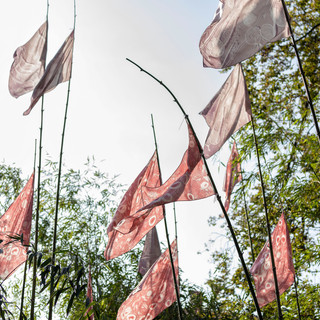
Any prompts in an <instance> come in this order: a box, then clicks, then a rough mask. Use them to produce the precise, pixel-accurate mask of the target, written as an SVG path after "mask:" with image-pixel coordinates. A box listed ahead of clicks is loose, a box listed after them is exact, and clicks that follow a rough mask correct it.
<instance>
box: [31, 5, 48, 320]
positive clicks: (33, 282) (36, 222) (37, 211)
mask: <svg viewBox="0 0 320 320" xmlns="http://www.w3.org/2000/svg"><path fill="white" fill-rule="evenodd" d="M46 22H47V32H46V46H48V30H49V0H47V15H46ZM46 51H47V50H46ZM46 60H47V56H46V57H45V65H46ZM43 112H44V95H43V96H42V98H41V114H40V137H39V165H38V181H37V206H36V221H35V231H34V233H35V240H34V257H33V273H32V291H31V307H30V320H34V305H35V300H36V285H37V253H38V236H39V211H40V193H41V192H40V191H41V185H40V181H41V180H40V176H41V161H42V133H43Z"/></svg>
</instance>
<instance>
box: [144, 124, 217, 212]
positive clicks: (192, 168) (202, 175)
mask: <svg viewBox="0 0 320 320" xmlns="http://www.w3.org/2000/svg"><path fill="white" fill-rule="evenodd" d="M188 132H189V146H188V149H187V151H186V152H185V153H184V156H183V158H182V161H181V163H180V165H179V167H178V168H177V169H176V171H175V172H174V173H173V174H172V176H171V177H170V178H169V179H168V180H167V181H166V182H165V183H164V184H163V185H161V186H160V187H156V188H152V187H150V186H145V187H143V189H144V190H145V192H146V193H147V194H148V195H149V198H150V199H155V200H154V201H152V202H151V203H149V204H148V205H146V206H144V207H143V208H141V209H140V210H145V209H151V208H154V207H156V206H160V205H164V204H166V203H170V202H175V201H184V200H198V199H203V198H207V197H210V196H212V195H213V194H214V190H213V188H212V185H211V182H210V179H209V176H208V173H207V169H206V167H205V164H204V162H203V159H202V158H201V154H200V152H199V148H198V145H197V141H196V138H195V136H194V135H193V132H192V130H191V128H190V126H189V125H188Z"/></svg>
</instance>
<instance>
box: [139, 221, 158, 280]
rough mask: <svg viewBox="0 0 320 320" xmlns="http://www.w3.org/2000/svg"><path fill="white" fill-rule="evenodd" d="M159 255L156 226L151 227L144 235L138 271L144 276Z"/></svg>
mask: <svg viewBox="0 0 320 320" xmlns="http://www.w3.org/2000/svg"><path fill="white" fill-rule="evenodd" d="M160 255H161V249H160V243H159V238H158V233H157V227H153V228H152V229H151V230H150V231H149V232H148V233H147V235H146V240H145V242H144V247H143V251H142V255H141V258H140V261H139V267H138V271H139V273H140V274H141V275H142V276H144V275H145V274H146V272H147V271H148V270H149V269H150V267H151V266H152V265H153V263H154V262H155V261H156V260H157V259H158V258H159V257H160Z"/></svg>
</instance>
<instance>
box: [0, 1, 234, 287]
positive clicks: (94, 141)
mask: <svg viewBox="0 0 320 320" xmlns="http://www.w3.org/2000/svg"><path fill="white" fill-rule="evenodd" d="M216 7H217V0H211V1H209V0H202V1H197V0H175V1H172V0H161V1H159V0H108V1H105V0H92V1H85V0H78V1H77V21H76V32H75V48H74V64H73V77H72V82H71V93H70V103H69V114H68V122H67V130H66V137H65V147H64V158H63V159H64V163H65V164H66V166H67V167H72V168H74V169H77V168H80V167H81V166H82V165H83V163H84V162H85V160H86V158H87V156H88V155H89V156H90V155H94V156H95V157H96V159H98V160H102V159H105V161H104V162H103V164H102V168H101V169H102V170H104V171H107V172H108V173H109V174H110V175H114V174H119V178H118V181H119V182H120V183H122V184H125V185H127V186H129V185H130V184H131V183H132V182H133V180H134V179H135V177H136V176H137V175H138V173H139V172H140V171H141V170H142V168H143V167H144V166H145V165H146V164H147V161H148V160H149V158H150V157H151V155H152V153H153V151H154V141H153V135H152V128H151V120H150V115H151V113H152V114H153V116H154V121H155V127H156V131H157V138H158V147H159V155H160V166H161V170H162V173H163V180H164V181H165V180H166V179H167V178H168V177H169V176H170V175H171V173H172V172H173V171H174V170H175V169H176V167H177V166H178V165H179V163H180V160H181V158H182V155H183V153H184V151H185V150H186V148H187V145H188V138H187V129H186V125H185V124H184V122H183V116H182V113H181V111H180V110H179V109H178V107H177V105H176V104H175V103H174V102H173V101H172V98H171V96H170V95H169V94H168V93H167V92H166V91H165V90H164V89H163V88H162V87H161V86H160V85H159V84H157V83H156V82H155V81H154V80H152V79H151V78H150V77H148V76H147V75H146V74H144V73H141V72H140V71H139V70H138V69H137V68H136V67H135V66H133V65H132V64H130V63H129V62H127V61H126V60H125V58H126V57H128V58H130V59H132V60H134V61H135V62H137V63H138V64H140V65H141V66H142V67H143V68H145V69H147V70H148V71H149V72H150V73H152V74H153V75H155V76H156V77H158V78H159V79H160V80H162V81H163V82H164V83H165V84H166V85H167V86H168V87H169V88H170V89H171V90H172V91H173V93H174V94H175V95H176V97H177V98H178V99H179V101H180V103H181V104H182V106H183V107H184V108H185V111H186V112H187V113H188V114H189V117H190V120H191V122H192V124H193V126H194V128H195V131H196V132H197V134H198V137H199V140H200V141H201V142H202V143H203V142H204V140H205V137H206V134H207V131H208V128H207V125H206V123H205V121H204V119H203V118H202V117H201V116H200V115H198V113H199V112H200V111H201V110H202V109H203V108H204V107H205V106H206V104H207V103H208V102H209V100H210V99H211V98H212V97H213V95H214V94H215V93H216V92H217V91H218V89H219V88H220V86H221V85H222V83H223V82H224V80H225V79H226V76H227V75H226V74H223V75H222V74H220V73H219V72H218V71H216V70H212V69H205V68H203V67H202V57H201V55H200V53H199V49H198V43H199V39H200V36H201V34H202V32H203V31H204V29H205V28H206V26H207V25H208V24H209V23H210V22H211V20H212V17H213V15H214V12H215V10H216ZM45 16H46V0H28V1H25V0H11V1H5V2H4V1H2V2H1V4H0V28H1V30H2V33H1V34H2V46H1V51H0V70H1V74H0V107H1V118H0V135H1V139H0V150H1V152H0V160H5V162H6V163H8V164H13V163H14V164H15V165H16V166H18V167H21V168H22V169H23V173H24V176H25V177H27V176H28V175H29V174H30V173H31V171H32V167H33V154H34V140H35V139H38V137H39V125H40V121H39V120H40V102H39V103H38V104H37V105H36V106H35V108H34V109H33V110H32V112H31V114H30V115H29V116H26V117H24V116H23V115H22V113H23V111H24V110H26V109H27V107H28V106H29V101H30V94H26V95H25V96H22V97H20V98H18V99H17V100H16V99H14V98H13V97H11V96H10V94H9V92H8V89H7V87H8V84H7V83H8V74H9V69H10V66H11V63H12V61H13V59H12V55H13V53H14V51H15V49H16V48H17V47H18V46H20V45H22V44H24V43H25V42H26V41H27V40H29V39H30V37H31V36H32V35H33V34H34V33H35V31H36V30H37V28H39V26H40V25H41V24H42V23H43V22H44V20H45ZM72 27H73V1H72V0H52V1H50V10H49V39H48V41H49V43H48V50H49V51H48V61H49V60H50V59H51V58H52V57H53V55H54V54H55V52H56V51H57V50H58V49H59V47H60V46H61V44H62V43H63V41H64V40H65V38H66V37H67V36H68V35H69V33H70V31H71V30H72ZM66 94H67V83H64V84H62V85H59V86H58V87H57V88H56V89H55V90H54V91H52V92H50V93H49V94H47V95H46V96H45V113H44V138H43V147H44V156H45V155H46V154H49V155H50V157H51V159H52V160H56V161H58V157H59V150H60V137H61V130H62V123H63V114H64V108H65V102H66ZM228 156H229V145H228V144H226V145H225V146H224V148H223V150H222V152H220V154H219V156H218V160H219V159H220V160H221V161H222V162H224V163H225V162H226V161H227V158H228ZM209 165H210V168H211V169H212V173H213V176H214V178H215V180H216V184H217V186H218V188H219V190H220V191H221V185H222V182H223V175H224V167H222V166H220V173H219V172H218V163H217V162H216V164H215V165H213V162H212V160H209ZM176 210H177V216H178V241H179V242H178V243H179V253H180V256H179V262H180V267H181V268H182V270H183V271H184V273H183V274H182V278H183V279H186V278H188V279H189V280H191V281H192V282H194V283H196V284H203V283H204V281H205V280H206V279H208V273H209V270H210V269H211V267H212V264H211V263H208V259H209V255H208V254H203V255H197V252H198V251H203V250H204V245H205V243H206V242H207V241H208V240H209V239H210V238H215V237H216V234H214V232H215V231H216V230H213V229H212V228H211V229H210V228H209V227H208V224H207V219H208V217H209V216H211V215H214V216H217V215H219V214H220V209H219V208H218V206H217V203H214V199H213V197H211V198H209V199H205V200H199V201H194V202H188V203H181V202H180V203H177V205H176ZM167 212H168V218H169V224H170V230H171V232H170V233H171V239H173V223H172V222H173V215H172V205H169V206H168V208H167ZM170 219H171V221H170ZM158 232H159V237H160V240H161V241H163V242H165V237H164V233H163V226H162V224H159V226H158ZM223 232H225V231H223ZM222 239H223V238H222ZM101 254H103V252H101Z"/></svg>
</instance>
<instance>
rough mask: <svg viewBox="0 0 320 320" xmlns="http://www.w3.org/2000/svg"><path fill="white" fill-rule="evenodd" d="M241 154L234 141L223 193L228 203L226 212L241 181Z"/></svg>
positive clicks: (225, 204)
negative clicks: (236, 186)
mask: <svg viewBox="0 0 320 320" xmlns="http://www.w3.org/2000/svg"><path fill="white" fill-rule="evenodd" d="M239 160H240V159H239V153H238V150H237V145H236V142H235V141H233V145H232V150H231V154H230V157H229V160H228V164H227V170H226V176H225V180H224V185H223V191H224V192H225V193H226V201H225V203H224V207H225V209H226V211H228V210H229V206H230V200H231V193H232V190H233V188H234V186H235V185H236V184H237V183H238V182H240V181H241V179H242V175H241V166H240V162H239Z"/></svg>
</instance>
